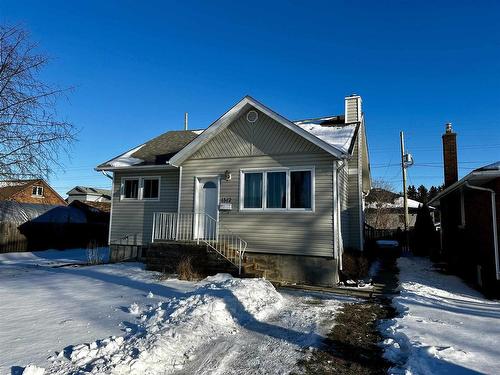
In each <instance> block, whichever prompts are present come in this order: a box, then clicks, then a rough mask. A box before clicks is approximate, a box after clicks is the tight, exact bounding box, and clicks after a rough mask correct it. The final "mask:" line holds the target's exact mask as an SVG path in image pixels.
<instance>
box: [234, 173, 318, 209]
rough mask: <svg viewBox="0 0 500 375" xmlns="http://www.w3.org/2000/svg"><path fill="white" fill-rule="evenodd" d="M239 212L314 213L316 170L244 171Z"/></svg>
mask: <svg viewBox="0 0 500 375" xmlns="http://www.w3.org/2000/svg"><path fill="white" fill-rule="evenodd" d="M240 195H241V196H240V209H241V210H248V211H294V210H295V211H312V210H313V208H314V169H313V168H293V169H270V170H243V171H241V191H240Z"/></svg>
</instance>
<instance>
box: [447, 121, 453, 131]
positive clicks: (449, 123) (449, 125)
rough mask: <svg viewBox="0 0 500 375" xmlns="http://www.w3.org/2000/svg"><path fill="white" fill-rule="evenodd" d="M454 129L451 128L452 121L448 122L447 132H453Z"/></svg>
mask: <svg viewBox="0 0 500 375" xmlns="http://www.w3.org/2000/svg"><path fill="white" fill-rule="evenodd" d="M452 131H453V129H452V128H451V122H448V123H447V124H446V133H451V132H452Z"/></svg>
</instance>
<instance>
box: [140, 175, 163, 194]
mask: <svg viewBox="0 0 500 375" xmlns="http://www.w3.org/2000/svg"><path fill="white" fill-rule="evenodd" d="M159 197H160V179H159V178H158V177H144V178H143V179H142V199H158V198H159Z"/></svg>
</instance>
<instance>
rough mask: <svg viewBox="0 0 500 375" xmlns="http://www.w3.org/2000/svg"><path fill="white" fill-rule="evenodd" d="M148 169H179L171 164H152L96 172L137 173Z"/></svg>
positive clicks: (106, 168)
mask: <svg viewBox="0 0 500 375" xmlns="http://www.w3.org/2000/svg"><path fill="white" fill-rule="evenodd" d="M147 169H177V167H176V166H175V165H171V164H152V165H135V166H134V165H129V166H126V167H111V166H110V167H96V168H94V170H95V171H97V172H100V171H110V172H118V171H127V170H129V171H135V170H147Z"/></svg>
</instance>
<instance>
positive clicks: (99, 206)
mask: <svg viewBox="0 0 500 375" xmlns="http://www.w3.org/2000/svg"><path fill="white" fill-rule="evenodd" d="M69 205H70V206H75V207H78V208H80V207H83V208H85V209H89V210H99V211H102V212H107V213H109V212H111V202H91V201H85V202H82V201H78V200H76V201H73V202H71V203H70V204H69Z"/></svg>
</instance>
